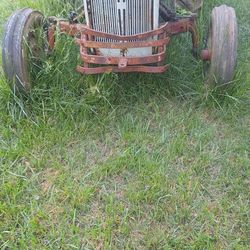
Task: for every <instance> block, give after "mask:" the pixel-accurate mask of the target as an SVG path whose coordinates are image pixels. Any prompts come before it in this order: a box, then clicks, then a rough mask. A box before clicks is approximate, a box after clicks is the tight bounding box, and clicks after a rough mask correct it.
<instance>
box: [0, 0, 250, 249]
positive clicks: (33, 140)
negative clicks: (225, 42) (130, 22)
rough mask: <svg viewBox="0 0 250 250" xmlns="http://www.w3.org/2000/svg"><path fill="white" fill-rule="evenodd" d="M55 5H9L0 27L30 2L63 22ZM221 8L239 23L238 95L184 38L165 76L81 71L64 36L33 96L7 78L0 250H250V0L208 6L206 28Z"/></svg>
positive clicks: (0, 83)
mask: <svg viewBox="0 0 250 250" xmlns="http://www.w3.org/2000/svg"><path fill="white" fill-rule="evenodd" d="M49 2H50V3H51V1H42V0H38V1H31V0H30V1H29V0H18V1H15V2H13V1H9V0H3V1H1V3H0V6H1V13H0V23H1V24H3V23H4V22H5V21H6V18H7V16H8V15H9V14H10V13H11V12H12V11H13V10H15V9H17V8H19V7H23V6H31V7H33V8H37V9H40V10H42V11H43V12H44V13H45V14H46V15H58V16H63V15H64V16H66V13H67V12H66V11H65V9H66V8H69V6H63V7H64V8H65V9H62V7H61V6H60V5H59V4H58V3H59V2H61V1H59V0H58V1H53V3H54V4H53V5H52V4H49ZM208 2H209V3H208ZM219 3H227V4H230V5H233V6H234V7H235V8H236V11H237V14H238V18H239V27H240V32H239V35H240V46H239V61H238V69H237V76H236V79H235V82H234V83H233V84H232V87H230V89H227V90H224V91H220V90H218V89H211V88H207V87H206V86H205V85H204V84H203V76H202V75H203V68H202V63H201V62H200V61H196V60H195V59H193V58H192V57H191V54H190V49H189V48H190V37H189V36H187V35H183V36H181V37H178V38H175V39H174V42H173V43H172V45H171V46H170V48H169V57H168V59H167V60H168V62H171V68H170V70H169V71H168V72H166V73H165V74H161V75H143V74H130V75H115V74H109V75H104V76H99V77H98V76H81V75H78V74H76V73H75V70H74V69H75V67H76V64H77V62H78V57H77V56H78V54H77V53H78V48H77V47H76V46H75V45H74V42H73V41H72V40H71V39H70V38H66V37H61V36H60V37H58V40H57V45H56V51H55V53H54V55H53V56H52V57H51V58H49V59H48V61H47V62H46V64H45V66H44V68H43V70H42V72H41V74H39V75H38V77H37V83H36V86H35V88H34V90H33V91H32V92H31V96H30V98H28V99H22V98H18V97H16V96H15V95H13V93H12V92H11V91H10V90H9V88H8V86H7V84H6V82H5V80H4V78H3V77H1V79H0V165H1V168H0V249H57V248H61V249H124V248H125V249H249V248H250V240H249V239H250V230H249V229H250V220H249V216H250V210H249V198H250V197H249V188H250V180H249V174H250V171H249V167H250V158H249V148H250V129H249V128H250V116H249V115H250V112H249V110H250V107H249V104H250V102H249V93H250V92H249V90H250V74H249V67H250V63H249V58H250V43H249V36H250V19H249V9H250V3H249V2H248V1H245V0H239V1H234V0H224V1H222V0H221V1H206V3H205V7H204V10H203V11H202V13H201V18H200V20H199V22H200V24H201V30H203V28H204V29H205V26H206V25H205V24H206V23H207V22H206V20H207V17H208V14H207V13H209V12H210V11H211V8H212V6H213V5H215V4H219ZM2 10H3V11H2ZM1 30H2V28H1ZM201 33H202V32H201Z"/></svg>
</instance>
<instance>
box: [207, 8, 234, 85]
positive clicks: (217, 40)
mask: <svg viewBox="0 0 250 250" xmlns="http://www.w3.org/2000/svg"><path fill="white" fill-rule="evenodd" d="M237 45H238V27H237V18H236V14H235V10H234V9H233V8H231V7H228V6H226V5H222V6H219V7H215V8H214V9H213V11H212V15H211V25H210V31H209V35H208V41H207V49H208V51H210V53H211V58H210V63H209V65H208V70H207V81H208V83H210V84H217V85H225V84H229V83H230V82H231V81H232V80H233V78H234V74H235V67H236V59H237Z"/></svg>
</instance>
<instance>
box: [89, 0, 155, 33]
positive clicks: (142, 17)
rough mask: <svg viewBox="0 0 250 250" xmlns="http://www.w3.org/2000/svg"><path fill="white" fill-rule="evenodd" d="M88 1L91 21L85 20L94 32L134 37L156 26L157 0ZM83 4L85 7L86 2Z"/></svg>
mask: <svg viewBox="0 0 250 250" xmlns="http://www.w3.org/2000/svg"><path fill="white" fill-rule="evenodd" d="M89 1H90V2H91V4H90V14H91V15H90V16H91V17H92V20H89V16H87V18H86V20H87V24H88V22H89V23H92V28H93V29H95V30H98V31H103V32H107V33H111V34H117V35H134V34H138V33H142V32H146V31H149V30H152V29H154V28H157V26H158V22H159V20H158V19H159V16H158V12H159V0H89ZM84 4H85V5H86V0H84ZM85 7H86V6H85ZM152 15H153V17H152ZM88 20H89V21H88ZM90 21H92V22H90Z"/></svg>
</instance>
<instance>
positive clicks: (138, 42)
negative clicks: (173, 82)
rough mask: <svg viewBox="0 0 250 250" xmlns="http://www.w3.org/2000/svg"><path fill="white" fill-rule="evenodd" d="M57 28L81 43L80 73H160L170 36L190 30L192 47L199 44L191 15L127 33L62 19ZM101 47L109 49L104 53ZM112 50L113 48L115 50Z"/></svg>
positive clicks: (163, 67)
mask: <svg viewBox="0 0 250 250" xmlns="http://www.w3.org/2000/svg"><path fill="white" fill-rule="evenodd" d="M52 29H53V28H52ZM59 29H60V31H61V32H63V33H66V34H68V35H70V36H73V37H75V40H76V43H77V44H78V45H79V46H80V56H81V60H82V61H83V65H82V66H78V67H77V71H78V72H79V73H82V74H100V73H105V72H144V73H162V72H164V71H166V70H167V68H168V65H167V64H165V58H166V46H167V45H168V44H169V42H170V39H171V36H173V35H177V34H179V33H184V32H190V33H191V34H192V41H193V48H194V49H196V48H197V46H198V38H197V31H196V25H195V18H194V17H190V18H183V19H180V20H178V21H173V22H167V23H165V24H163V25H161V26H160V28H158V29H155V30H152V31H149V32H145V33H140V34H136V35H130V36H120V35H113V34H109V33H104V32H99V31H96V30H93V29H91V28H89V27H88V26H86V25H84V24H71V23H69V22H65V21H59ZM49 34H50V36H51V37H50V38H49V40H50V41H51V40H52V41H53V37H52V36H53V32H50V33H49ZM51 46H53V43H51ZM148 48H150V49H151V51H152V53H151V54H150V55H143V53H141V52H142V50H144V49H145V50H148ZM131 49H133V50H134V49H138V53H137V54H134V53H133V55H131V54H130V55H129V53H128V51H129V50H131ZM103 51H111V52H110V54H107V53H106V54H105V53H103ZM112 51H116V53H113V52H112ZM134 51H136V50H134ZM117 52H118V53H117ZM114 54H116V55H114Z"/></svg>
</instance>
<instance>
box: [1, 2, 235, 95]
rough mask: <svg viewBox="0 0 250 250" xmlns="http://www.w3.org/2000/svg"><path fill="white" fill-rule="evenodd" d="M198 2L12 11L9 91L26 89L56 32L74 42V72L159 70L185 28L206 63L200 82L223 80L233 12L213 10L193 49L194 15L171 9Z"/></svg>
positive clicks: (7, 47) (230, 59)
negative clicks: (63, 12) (60, 13)
mask: <svg viewBox="0 0 250 250" xmlns="http://www.w3.org/2000/svg"><path fill="white" fill-rule="evenodd" d="M192 3H193V4H192ZM201 5H202V0H200V1H199V0H83V5H82V6H80V8H79V9H78V10H76V11H75V12H70V13H69V17H68V19H66V20H65V19H58V18H55V17H48V18H47V19H46V18H44V16H43V15H42V13H40V12H39V11H36V10H32V9H30V8H25V9H21V10H17V11H16V12H14V13H13V14H12V15H11V16H10V17H9V19H8V21H7V24H6V26H5V32H4V38H3V46H2V48H3V51H2V57H3V58H2V62H3V69H4V72H5V75H6V78H7V79H8V81H9V83H10V86H11V87H12V88H13V89H15V90H17V91H21V92H27V91H28V90H29V89H30V87H31V86H32V84H34V83H35V80H36V79H35V78H36V73H35V74H34V70H35V71H36V70H38V69H39V68H40V67H41V66H40V63H41V61H43V60H44V58H46V56H48V55H49V54H50V53H53V50H54V46H55V37H56V36H55V34H56V32H57V30H58V31H60V32H59V33H60V34H61V33H64V34H67V35H69V36H72V37H74V38H75V42H76V44H77V45H79V47H80V58H81V60H82V65H79V66H78V67H77V71H78V72H79V73H82V74H102V73H105V72H117V73H118V72H142V73H162V72H164V71H166V70H167V68H168V67H169V65H167V64H166V63H165V58H166V47H167V45H168V44H169V42H170V40H171V37H172V36H175V35H177V34H180V33H184V32H189V33H190V34H191V36H192V47H193V52H194V54H196V55H198V57H199V58H200V59H202V60H204V61H205V62H206V64H207V65H208V67H207V76H206V82H208V83H212V84H219V85H225V84H228V83H230V82H231V81H232V80H233V77H234V71H235V65H236V56H237V20H236V14H235V11H234V9H233V8H231V7H228V6H226V5H222V6H219V7H215V8H214V9H213V11H212V15H211V18H210V20H211V21H210V27H209V32H208V36H207V39H206V46H205V47H203V49H199V41H198V40H199V39H198V32H197V26H196V18H197V13H192V12H187V11H186V12H185V14H184V15H183V14H181V15H180V14H178V11H177V10H176V9H178V8H180V7H185V8H187V9H191V10H192V11H196V10H197V9H199V8H200V7H201ZM34 68H35V69H34ZM32 73H33V74H32ZM32 75H33V76H32ZM34 75H35V76H34Z"/></svg>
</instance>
